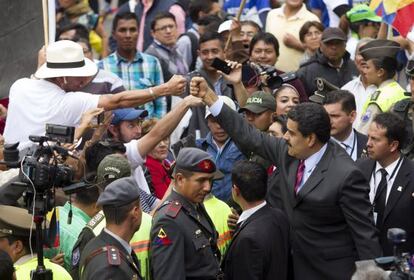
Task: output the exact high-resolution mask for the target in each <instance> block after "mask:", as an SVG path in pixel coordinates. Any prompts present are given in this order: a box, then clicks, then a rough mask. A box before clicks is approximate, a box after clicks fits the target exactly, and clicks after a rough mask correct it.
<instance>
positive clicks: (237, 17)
mask: <svg viewBox="0 0 414 280" xmlns="http://www.w3.org/2000/svg"><path fill="white" fill-rule="evenodd" d="M244 5H246V0H241V2H240V7H239V11H238V12H237V15H236V19H237V20H238V21H239V20H240V16H241V14H242V12H243V9H244ZM230 42H231V32H230V34H229V38H227V42H226V46H225V47H224V51H227V49H228V48H229V45H230Z"/></svg>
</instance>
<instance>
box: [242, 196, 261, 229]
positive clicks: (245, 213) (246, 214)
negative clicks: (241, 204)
mask: <svg viewBox="0 0 414 280" xmlns="http://www.w3.org/2000/svg"><path fill="white" fill-rule="evenodd" d="M265 205H266V201H263V202H262V203H260V204H259V205H257V206H255V207H253V208H250V209H247V210H245V211H243V212H242V213H241V215H240V217H239V219H238V220H237V224H242V223H243V222H244V221H246V220H247V219H248V218H250V216H251V215H253V214H254V213H256V212H257V211H258V210H259V209H261V208H263V207H264V206H265Z"/></svg>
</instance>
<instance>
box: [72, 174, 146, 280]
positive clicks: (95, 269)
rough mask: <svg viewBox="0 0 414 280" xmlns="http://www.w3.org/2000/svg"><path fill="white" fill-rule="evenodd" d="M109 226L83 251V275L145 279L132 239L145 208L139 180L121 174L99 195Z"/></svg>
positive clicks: (87, 278) (82, 276) (86, 277)
mask: <svg viewBox="0 0 414 280" xmlns="http://www.w3.org/2000/svg"><path fill="white" fill-rule="evenodd" d="M97 205H99V206H102V208H103V212H104V215H105V218H106V227H105V228H104V229H103V230H102V232H101V233H100V234H99V235H98V236H97V237H95V238H94V239H92V240H91V241H89V243H88V244H87V245H86V247H85V249H84V250H83V252H82V256H81V260H80V265H79V267H80V269H79V278H80V279H82V280H89V279H99V278H102V277H104V278H105V279H135V280H139V279H142V277H141V274H140V271H139V267H140V264H139V261H138V258H137V256H136V255H135V253H134V251H132V248H131V246H130V245H129V242H130V241H131V238H132V236H133V235H134V233H135V232H136V231H137V230H138V229H139V227H140V225H141V217H142V211H141V208H140V204H139V192H138V188H137V186H136V184H135V180H134V179H133V178H131V177H127V178H121V179H118V180H115V181H114V182H112V183H110V184H109V185H108V186H107V187H106V188H105V190H104V191H103V192H102V193H101V195H100V196H99V199H98V202H97Z"/></svg>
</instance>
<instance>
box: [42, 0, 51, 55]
mask: <svg viewBox="0 0 414 280" xmlns="http://www.w3.org/2000/svg"><path fill="white" fill-rule="evenodd" d="M48 10H49V9H48V0H42V11H43V36H44V40H45V47H46V48H47V45H48V43H49V21H48V18H49V16H48V15H49V13H48Z"/></svg>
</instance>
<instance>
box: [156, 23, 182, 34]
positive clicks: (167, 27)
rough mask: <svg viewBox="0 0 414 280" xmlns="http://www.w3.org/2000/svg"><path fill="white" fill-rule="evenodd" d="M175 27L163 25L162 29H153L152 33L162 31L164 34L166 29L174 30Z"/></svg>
mask: <svg viewBox="0 0 414 280" xmlns="http://www.w3.org/2000/svg"><path fill="white" fill-rule="evenodd" d="M176 27H177V26H176V25H175V24H169V25H165V26H163V27H159V28H155V29H154V31H155V32H158V31H162V32H165V31H167V29H171V30H172V29H175V28H176Z"/></svg>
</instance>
